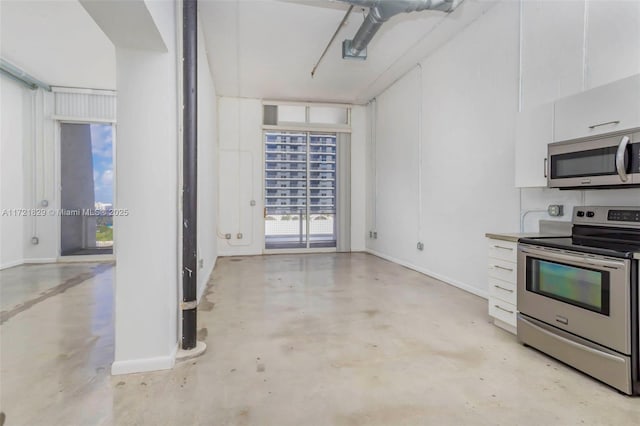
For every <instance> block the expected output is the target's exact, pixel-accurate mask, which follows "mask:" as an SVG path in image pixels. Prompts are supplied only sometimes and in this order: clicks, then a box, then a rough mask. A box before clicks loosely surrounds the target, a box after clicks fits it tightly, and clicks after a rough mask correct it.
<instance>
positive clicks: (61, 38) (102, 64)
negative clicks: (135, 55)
mask: <svg viewBox="0 0 640 426" xmlns="http://www.w3.org/2000/svg"><path fill="white" fill-rule="evenodd" d="M0 9H1V12H2V13H1V18H0V19H1V24H0V39H1V40H2V45H1V47H0V49H1V50H2V57H3V59H7V60H9V61H11V62H12V63H14V64H15V65H17V66H19V67H21V68H22V69H24V70H25V71H26V72H27V73H29V74H31V75H33V76H34V77H36V78H38V79H40V80H43V81H45V82H46V83H48V84H51V85H56V86H69V87H90V88H95V89H115V75H116V72H115V49H114V47H113V44H112V43H111V42H110V41H109V39H108V38H107V36H105V34H104V33H103V32H102V30H100V28H99V27H98V26H97V25H96V24H95V22H94V21H93V20H92V19H91V17H90V16H89V15H88V14H87V12H86V11H85V10H84V9H83V8H82V6H81V5H80V3H79V2H78V1H48V0H29V1H23V0H3V1H2V4H1V5H0Z"/></svg>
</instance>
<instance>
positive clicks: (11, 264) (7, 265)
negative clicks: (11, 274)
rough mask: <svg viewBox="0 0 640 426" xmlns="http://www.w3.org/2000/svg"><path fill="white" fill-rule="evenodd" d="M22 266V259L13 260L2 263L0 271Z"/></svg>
mask: <svg viewBox="0 0 640 426" xmlns="http://www.w3.org/2000/svg"><path fill="white" fill-rule="evenodd" d="M22 264H24V259H18V260H13V261H11V262H7V263H3V264H2V265H0V270H2V269H9V268H13V267H14V266H20V265H22Z"/></svg>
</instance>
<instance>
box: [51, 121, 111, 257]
mask: <svg viewBox="0 0 640 426" xmlns="http://www.w3.org/2000/svg"><path fill="white" fill-rule="evenodd" d="M113 139H114V129H113V125H111V124H99V123H60V184H61V185H60V186H61V189H60V200H61V205H60V207H61V211H60V254H61V255H62V256H83V255H103V254H106V255H111V254H113V194H114V190H113V188H114V187H113V180H114V179H113V178H114V174H113V172H114V168H113V152H114V151H113V148H114V147H113Z"/></svg>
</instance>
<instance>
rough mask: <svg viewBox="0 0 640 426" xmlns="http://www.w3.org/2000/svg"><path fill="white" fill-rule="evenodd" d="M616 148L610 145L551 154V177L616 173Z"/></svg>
mask: <svg viewBox="0 0 640 426" xmlns="http://www.w3.org/2000/svg"><path fill="white" fill-rule="evenodd" d="M617 150H618V147H617V146H610V147H606V148H598V149H590V150H588V151H578V152H570V153H566V154H556V155H552V156H551V178H552V179H563V178H574V177H583V176H608V175H616V174H618V172H617V170H616V152H617Z"/></svg>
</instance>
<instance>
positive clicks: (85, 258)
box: [54, 117, 118, 263]
mask: <svg viewBox="0 0 640 426" xmlns="http://www.w3.org/2000/svg"><path fill="white" fill-rule="evenodd" d="M63 124H89V125H91V124H103V125H110V126H111V138H112V139H111V141H112V151H113V154H112V164H113V208H114V209H116V208H117V207H116V205H117V204H116V203H117V199H118V198H117V187H118V186H117V176H118V173H117V171H116V170H117V164H116V150H117V131H116V130H117V126H116V122H115V121H114V120H99V119H91V120H86V119H82V118H78V119H74V118H66V117H65V118H64V119H55V118H54V126H55V141H54V145H55V167H56V170H55V179H56V196H57V199H58V202H57V204H58V206H57V208H58V210H61V209H62V151H61V150H62V125H63ZM57 219H58V220H56V255H57V256H56V260H57V262H60V263H65V262H96V261H97V262H104V261H115V260H116V246H117V245H116V239H117V236H116V234H117V229H116V227H115V226H114V227H113V252H112V254H98V255H70V256H63V255H62V248H61V244H62V219H61V217H58V218H57Z"/></svg>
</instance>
